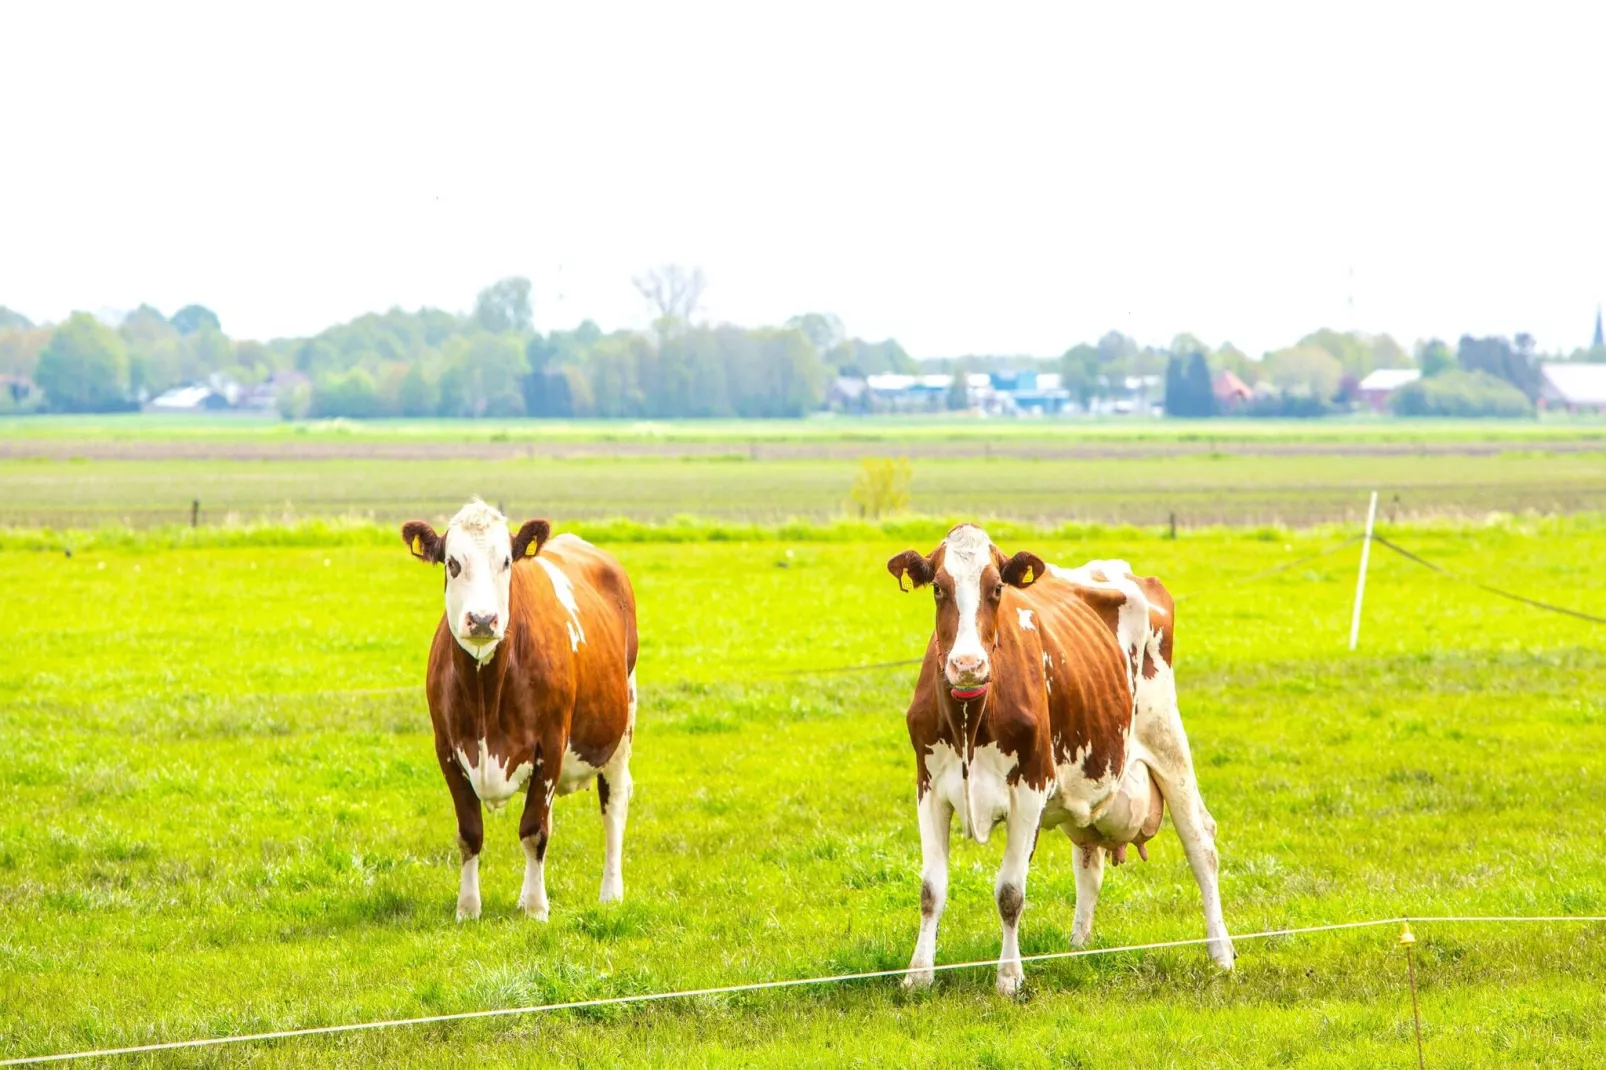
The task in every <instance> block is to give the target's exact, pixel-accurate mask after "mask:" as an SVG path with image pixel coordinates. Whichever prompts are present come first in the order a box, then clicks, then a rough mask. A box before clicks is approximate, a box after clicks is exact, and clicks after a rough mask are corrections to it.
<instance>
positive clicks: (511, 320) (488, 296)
mask: <svg viewBox="0 0 1606 1070" xmlns="http://www.w3.org/2000/svg"><path fill="white" fill-rule="evenodd" d="M533 315H534V313H533V310H532V308H531V304H530V280H529V279H526V278H522V277H520V276H517V275H513V276H509V277H508V278H505V279H499V280H497V281H496V282H493V283H491V285H489V286H487V287H486V288H485V289H483V290H481V291H480V293H479V297H478V298H476V299H475V301H474V323H475V324H476V325H477V326H478V327H479V329H480V330H482V331H489V332H490V333H491V334H504V333H506V332H509V331H517V332H525V331H528V330H530V324H531V321H532V317H533Z"/></svg>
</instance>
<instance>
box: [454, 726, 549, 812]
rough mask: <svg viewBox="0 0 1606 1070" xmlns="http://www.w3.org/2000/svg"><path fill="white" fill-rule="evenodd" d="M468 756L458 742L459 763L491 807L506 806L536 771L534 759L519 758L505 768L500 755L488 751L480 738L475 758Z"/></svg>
mask: <svg viewBox="0 0 1606 1070" xmlns="http://www.w3.org/2000/svg"><path fill="white" fill-rule="evenodd" d="M469 758H470V756H469V754H468V752H467V751H465V750H464V749H463V748H462V747H461V746H459V747H458V748H457V764H458V765H459V766H461V767H462V769H463V775H464V776H466V777H468V782H469V784H471V785H473V788H474V794H475V795H477V796H479V799H480V801H481V802H483V803H484V804H485V805H486V806H487V807H489V808H490V809H491V810H493V811H495V810H500V809H502V807H504V806H506V805H507V801H508V800H509V799H511V798H513V796H514V795H517V794H518V791H519V789H520V788H522V787H524V782H525V781H527V780H529V779H530V774H531V773H533V772H534V771H535V765H534V763H533V762H521V763H520V764H519V765H518V766H517V767H515V768H513V769H511V770H510V769H508V767H507V764H506V763H505V762H504V761H503V760H502V759H500V758H498V757H497V756H496V755H494V754H492V753H491V752H490V748H488V747H487V746H486V745H485V740H483V739H482V740H480V741H479V746H478V753H477V754H475V755H474V756H473V758H474V760H473V761H470V760H469Z"/></svg>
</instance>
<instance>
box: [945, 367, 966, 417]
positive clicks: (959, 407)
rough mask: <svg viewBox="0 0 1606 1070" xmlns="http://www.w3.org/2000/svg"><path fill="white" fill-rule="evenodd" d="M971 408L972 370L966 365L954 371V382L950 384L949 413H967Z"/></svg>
mask: <svg viewBox="0 0 1606 1070" xmlns="http://www.w3.org/2000/svg"><path fill="white" fill-rule="evenodd" d="M969 408H970V369H969V368H967V367H966V366H965V365H964V364H961V365H959V367H958V368H955V369H954V379H953V382H951V383H949V384H948V411H949V412H965V411H966V410H968V409H969Z"/></svg>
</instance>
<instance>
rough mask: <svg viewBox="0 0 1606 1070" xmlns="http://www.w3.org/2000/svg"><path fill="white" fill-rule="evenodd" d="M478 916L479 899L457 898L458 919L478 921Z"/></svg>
mask: <svg viewBox="0 0 1606 1070" xmlns="http://www.w3.org/2000/svg"><path fill="white" fill-rule="evenodd" d="M479 917H480V901H479V899H478V898H474V899H459V900H458V901H457V920H458V921H478V920H479Z"/></svg>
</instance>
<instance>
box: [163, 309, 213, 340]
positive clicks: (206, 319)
mask: <svg viewBox="0 0 1606 1070" xmlns="http://www.w3.org/2000/svg"><path fill="white" fill-rule="evenodd" d="M172 324H173V329H174V330H176V331H178V333H179V334H183V335H190V334H194V333H195V332H196V331H200V330H205V329H207V328H211V329H212V330H214V331H221V330H223V323H222V322H221V321H220V320H219V319H218V318H217V313H216V312H213V311H212V310H211V309H209V308H207V307H206V306H205V305H185V306H184V307H183V308H181V309H179V310H178V311H177V312H175V313H173V319H172Z"/></svg>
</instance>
